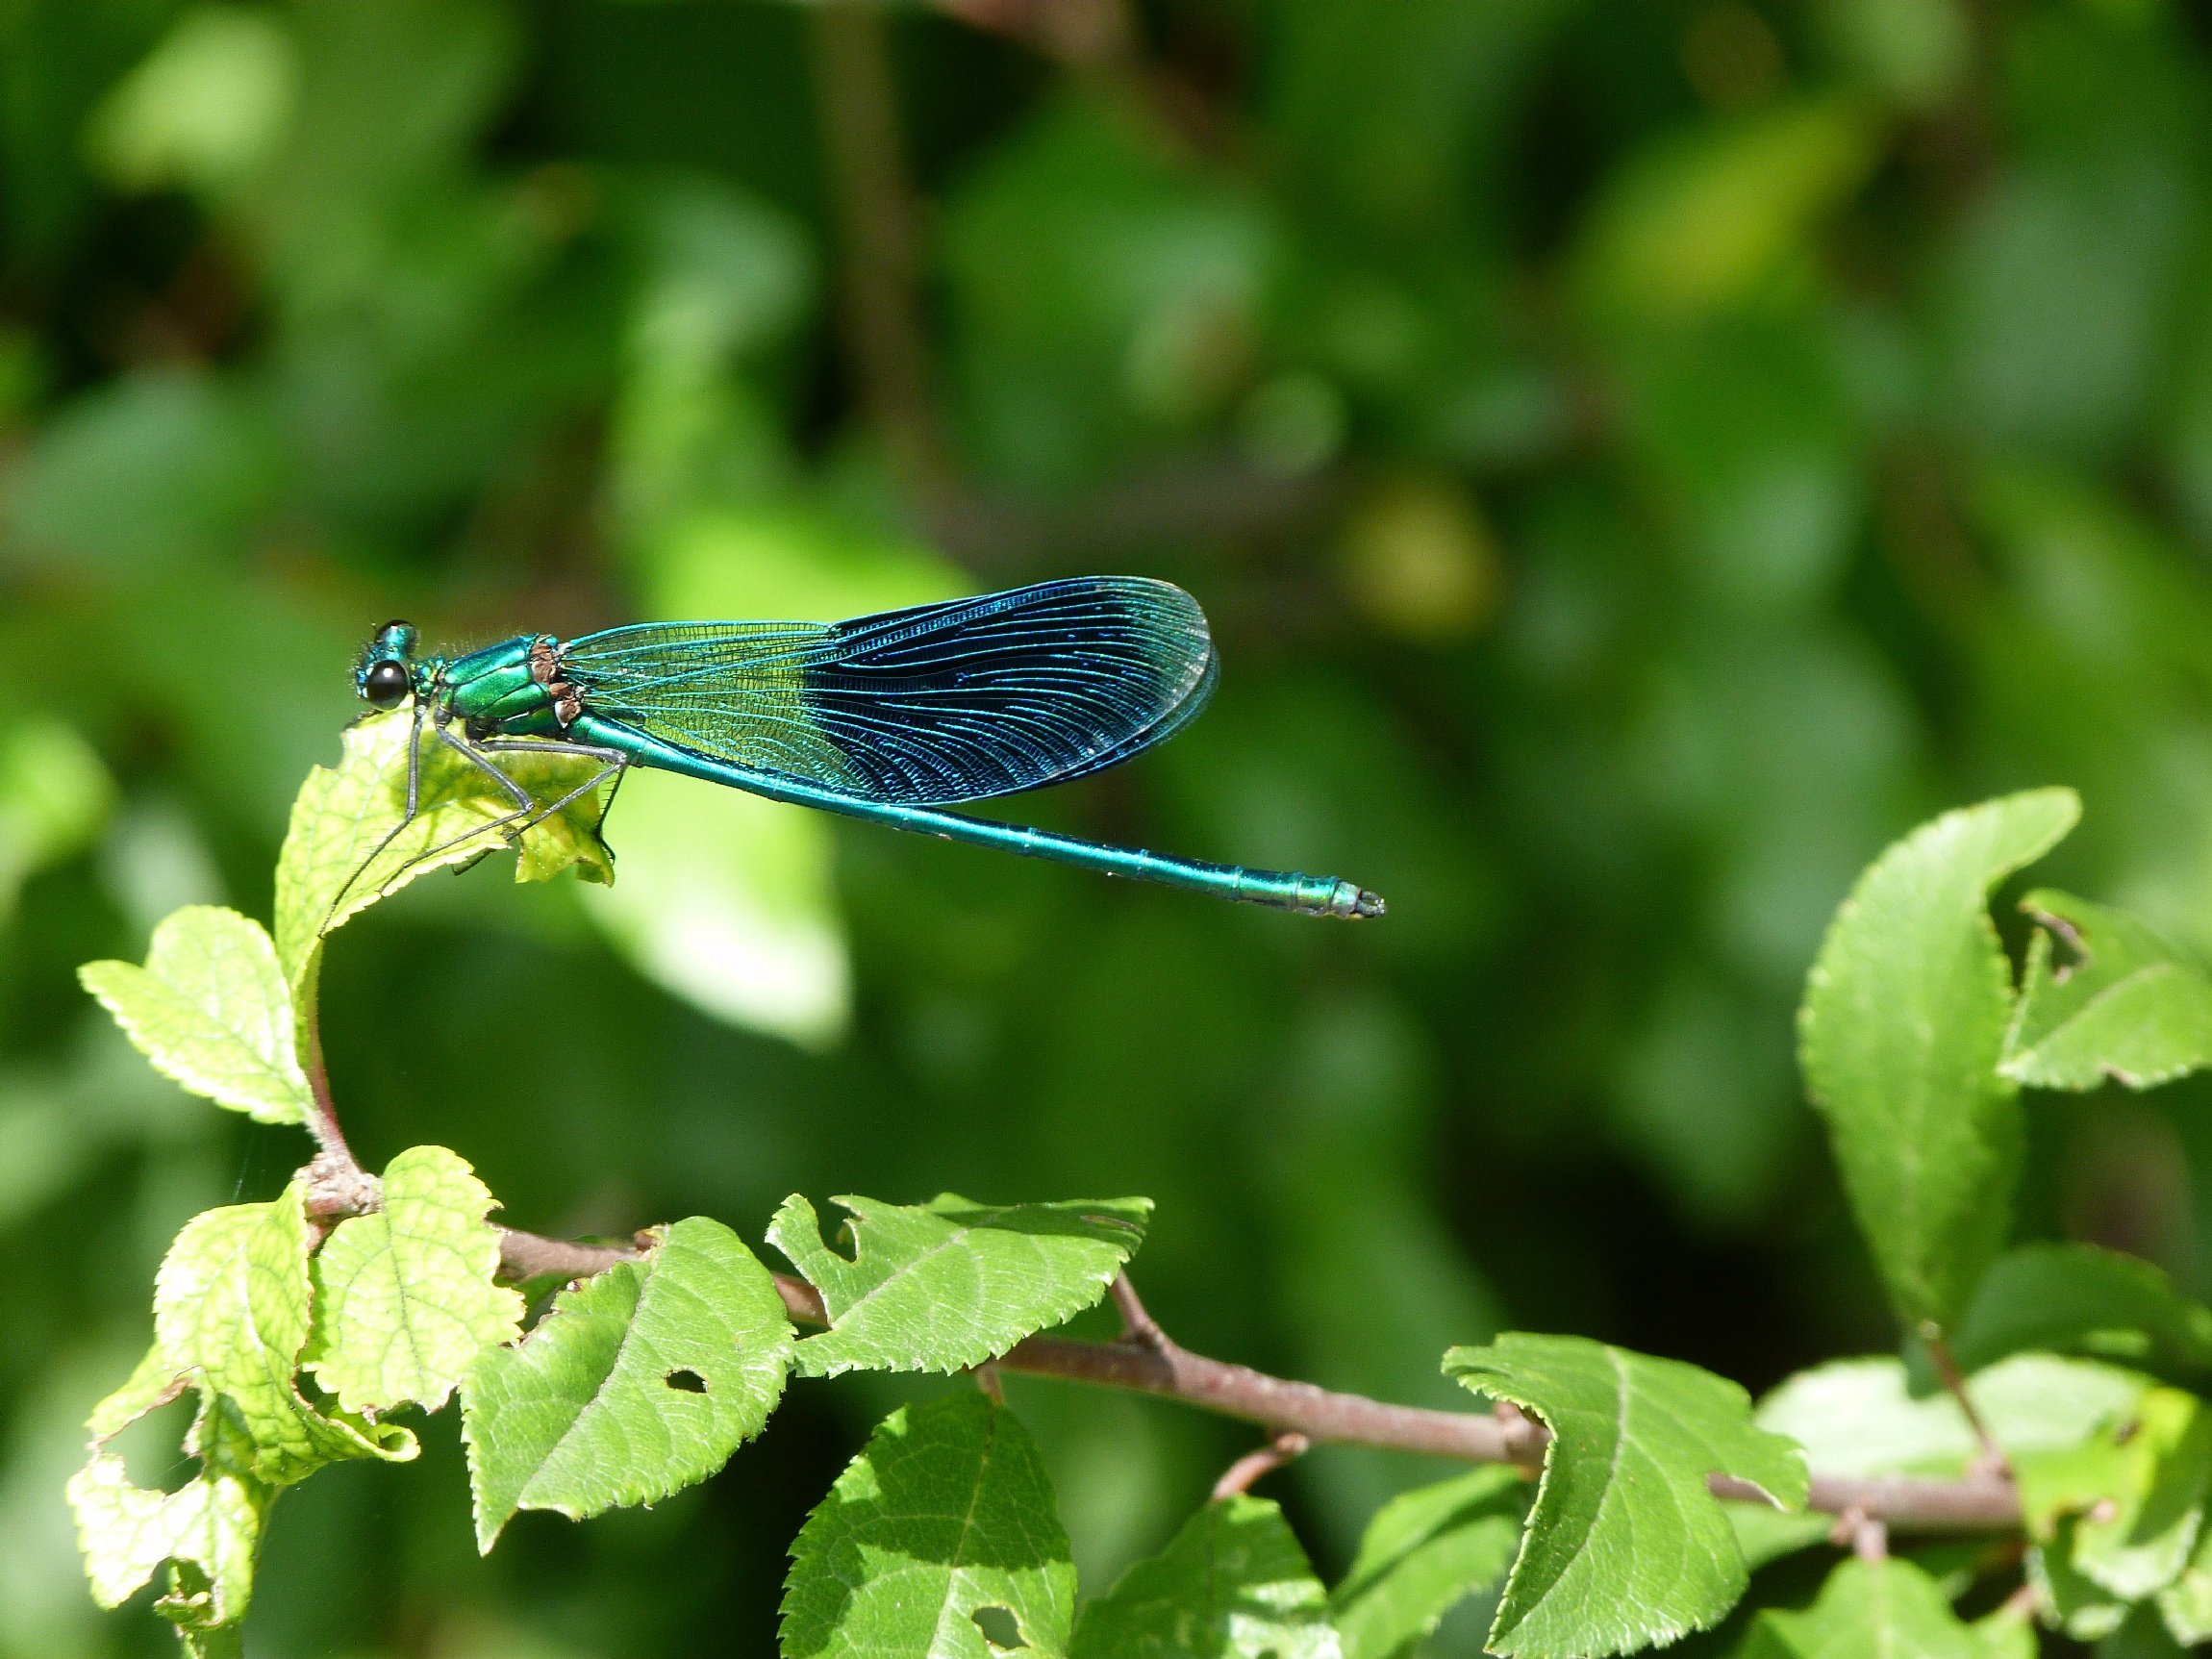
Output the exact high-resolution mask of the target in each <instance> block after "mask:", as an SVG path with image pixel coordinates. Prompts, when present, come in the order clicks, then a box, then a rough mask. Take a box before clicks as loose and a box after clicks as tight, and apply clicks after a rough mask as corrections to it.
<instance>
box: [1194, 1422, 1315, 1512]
mask: <svg viewBox="0 0 2212 1659" xmlns="http://www.w3.org/2000/svg"><path fill="white" fill-rule="evenodd" d="M1307 1445H1308V1442H1307V1440H1306V1437H1305V1436H1304V1435H1302V1434H1278V1435H1277V1436H1275V1438H1274V1439H1273V1440H1270V1441H1269V1442H1268V1444H1267V1445H1263V1446H1261V1447H1260V1448H1259V1449H1258V1450H1257V1451H1247V1452H1246V1453H1244V1456H1243V1457H1240V1458H1239V1459H1237V1461H1236V1462H1235V1463H1232V1464H1231V1465H1229V1467H1228V1468H1227V1469H1225V1470H1222V1471H1221V1478H1220V1479H1219V1480H1217V1481H1216V1482H1214V1499H1215V1501H1216V1502H1219V1501H1220V1500H1221V1499H1222V1498H1224V1497H1235V1496H1238V1495H1239V1494H1241V1493H1246V1492H1249V1491H1251V1490H1252V1483H1253V1482H1254V1481H1256V1480H1258V1479H1259V1478H1260V1477H1261V1476H1262V1475H1264V1474H1272V1473H1273V1472H1274V1471H1275V1470H1278V1469H1280V1468H1282V1467H1283V1465H1284V1464H1286V1463H1291V1462H1295V1460H1296V1459H1298V1458H1301V1457H1303V1456H1305V1455H1306V1447H1307Z"/></svg>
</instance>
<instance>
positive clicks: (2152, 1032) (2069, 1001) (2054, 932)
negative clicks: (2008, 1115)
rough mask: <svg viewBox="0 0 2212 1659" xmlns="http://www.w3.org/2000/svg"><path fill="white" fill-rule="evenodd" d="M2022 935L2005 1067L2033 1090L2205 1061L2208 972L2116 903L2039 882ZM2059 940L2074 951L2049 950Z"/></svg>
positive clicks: (2125, 1079)
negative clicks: (2058, 959)
mask: <svg viewBox="0 0 2212 1659" xmlns="http://www.w3.org/2000/svg"><path fill="white" fill-rule="evenodd" d="M2020 907H2021V909H2023V910H2024V911H2025V912H2027V914H2028V915H2030V916H2032V917H2035V919H2036V920H2037V921H2038V922H2039V923H2041V926H2039V927H2038V928H2037V929H2036V932H2035V934H2034V936H2033V937H2032V938H2031V939H2030V940H2029V941H2028V946H2027V968H2026V971H2025V972H2024V973H2023V976H2022V979H2021V989H2020V1006H2019V1010H2018V1012H2017V1014H2016V1015H2015V1017H2014V1018H2013V1023H2012V1029H2011V1030H2010V1031H2009V1032H2007V1033H2006V1036H2005V1053H2004V1066H2003V1070H2004V1074H2005V1075H2006V1076H2007V1077H2010V1078H2012V1079H2013V1080H2014V1081H2015V1082H2018V1083H2025V1084H2029V1085H2031V1086H2033V1087H2035V1088H2038V1089H2077V1090H2078V1089H2095V1088H2097V1087H2099V1085H2100V1084H2102V1083H2103V1082H2104V1080H2105V1079H2106V1078H2108V1077H2110V1078H2115V1079H2117V1080H2118V1081H2120V1082H2122V1083H2124V1084H2126V1085H2127V1087H2128V1088H2130V1089H2148V1088H2150V1087H2151V1086H2153V1085H2154V1084H2159V1083H2167V1082H2171V1081H2172V1080H2173V1079H2174V1078H2176V1077H2179V1076H2182V1075H2184V1074H2185V1073H2187V1072H2190V1071H2194V1070H2196V1069H2197V1068H2199V1067H2202V1066H2206V1065H2212V976H2208V975H2207V974H2206V973H2205V971H2204V969H2203V968H2202V967H2201V966H2200V965H2199V963H2198V962H2197V961H2196V960H2195V959H2194V958H2192V957H2190V956H2189V955H2187V954H2186V953H2185V952H2183V951H2181V950H2179V949H2177V948H2175V947H2174V945H2172V944H2170V943H2167V942H2166V941H2165V940H2163V939H2161V938H2160V937H2159V936H2158V935H2157V934H2156V933H2154V932H2153V931H2151V929H2149V927H2147V926H2145V925H2144V924H2143V923H2142V922H2140V921H2138V920H2136V919H2135V917H2131V916H2129V915H2128V914H2127V913H2126V912H2124V911H2119V910H2113V909H2111V908H2109V907H2107V906H2105V905H2101V904H2091V903H2090V902H2089V901H2088V900H2087V899H2082V898H2075V897H2074V895H2073V894H2072V893H2065V892H2052V891H2049V890H2048V889H2046V890H2041V891H2038V892H2031V893H2029V894H2028V895H2027V896H2026V897H2025V898H2023V899H2022V900H2021V903H2020ZM2061 945H2063V946H2064V948H2065V949H2066V951H2067V952H2068V954H2069V956H2070V957H2071V958H2072V959H2073V960H2071V961H2070V962H2069V963H2068V964H2067V965H2065V966H2063V967H2057V966H2053V963H2052V958H2053V956H2054V954H2055V953H2056V951H2057V949H2058V948H2059V946H2061Z"/></svg>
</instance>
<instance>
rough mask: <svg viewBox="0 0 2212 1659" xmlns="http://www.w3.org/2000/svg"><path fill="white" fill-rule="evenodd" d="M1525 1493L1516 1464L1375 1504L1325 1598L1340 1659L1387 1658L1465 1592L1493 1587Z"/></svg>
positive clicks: (1516, 1534)
mask: <svg viewBox="0 0 2212 1659" xmlns="http://www.w3.org/2000/svg"><path fill="white" fill-rule="evenodd" d="M1528 1491H1529V1486H1528V1481H1527V1480H1526V1479H1525V1478H1524V1477H1523V1476H1522V1475H1521V1471H1520V1470H1515V1469H1507V1468H1502V1467H1492V1468H1489V1469H1477V1470H1470V1472H1468V1473H1466V1474H1463V1475H1459V1476H1457V1477H1456V1478H1454V1479H1451V1480H1446V1481H1443V1482H1440V1483H1439V1484H1437V1485H1435V1486H1424V1487H1420V1488H1419V1489H1417V1490H1415V1491H1413V1492H1405V1493H1400V1494H1399V1495H1398V1496H1395V1497H1394V1498H1392V1499H1391V1500H1390V1502H1388V1503H1386V1504H1384V1505H1383V1506H1382V1508H1380V1509H1379V1510H1377V1511H1376V1512H1375V1516H1374V1519H1373V1520H1372V1521H1369V1522H1368V1529H1367V1533H1366V1536H1364V1537H1363V1538H1362V1539H1361V1540H1360V1547H1359V1553H1358V1555H1357V1556H1355V1557H1354V1558H1353V1560H1352V1565H1351V1571H1348V1572H1347V1573H1345V1578H1344V1582H1343V1583H1341V1584H1339V1585H1338V1586H1337V1588H1336V1590H1335V1592H1334V1593H1333V1594H1332V1595H1331V1596H1330V1605H1331V1607H1332V1609H1333V1611H1334V1614H1335V1618H1336V1624H1337V1629H1338V1631H1339V1632H1340V1633H1341V1634H1342V1635H1343V1637H1344V1646H1345V1659H1390V1656H1391V1655H1392V1654H1395V1653H1398V1652H1401V1651H1403V1650H1404V1649H1405V1648H1407V1647H1408V1646H1411V1645H1412V1644H1414V1643H1415V1642H1418V1641H1420V1639H1421V1638H1423V1637H1425V1636H1426V1635H1428V1634H1429V1632H1430V1631H1432V1630H1434V1629H1435V1628H1436V1626H1437V1622H1438V1621H1440V1620H1441V1619H1443V1618H1444V1616H1445V1614H1446V1613H1448V1612H1450V1611H1451V1609H1452V1608H1453V1606H1455V1605H1456V1604H1457V1603H1458V1602H1460V1601H1461V1600H1463V1599H1464V1598H1466V1597H1467V1596H1479V1595H1483V1594H1485V1593H1486V1592H1489V1591H1492V1590H1494V1589H1496V1587H1497V1584H1498V1582H1499V1580H1501V1579H1502V1578H1503V1577H1504V1576H1505V1570H1506V1569H1507V1568H1508V1567H1509V1566H1511V1565H1512V1564H1513V1552H1514V1549H1515V1547H1516V1546H1518V1545H1519V1544H1520V1543H1521V1517H1522V1515H1523V1513H1524V1512H1525V1511H1526V1510H1527V1507H1528Z"/></svg>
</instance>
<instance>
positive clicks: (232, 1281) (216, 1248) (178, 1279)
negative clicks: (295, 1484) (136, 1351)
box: [141, 1181, 415, 1486]
mask: <svg viewBox="0 0 2212 1659" xmlns="http://www.w3.org/2000/svg"><path fill="white" fill-rule="evenodd" d="M310 1242H311V1241H310V1235H309V1233H308V1226H307V1218H306V1216H305V1214H304V1213H303V1211H302V1208H301V1198H300V1188H299V1184H298V1183H297V1182H296V1181H295V1182H293V1183H292V1184H291V1185H290V1186H289V1187H287V1188H286V1189H285V1190H284V1193H283V1194H282V1195H281V1196H280V1197H278V1198H276V1199H274V1200H273V1201H271V1202H269V1203H266V1204H233V1205H230V1206H229V1207H227V1208H225V1209H220V1210H210V1211H208V1212H206V1213H205V1214H204V1215H200V1216H195V1217H193V1218H192V1219H191V1220H189V1221H188V1222H186V1223H185V1226H184V1230H183V1231H181V1232H180V1233H178V1235H177V1237H176V1242H175V1243H174V1244H171V1245H170V1246H169V1253H168V1255H167V1256H165V1257H164V1258H163V1261H162V1265H161V1268H160V1269H159V1270H158V1271H157V1272H156V1273H155V1275H154V1333H155V1341H156V1342H157V1343H158V1344H159V1345H160V1346H161V1350H162V1352H163V1355H164V1356H165V1358H166V1361H167V1363H168V1364H169V1365H170V1366H172V1367H174V1368H175V1369H176V1370H178V1371H181V1372H188V1373H189V1374H190V1375H191V1377H192V1379H193V1381H194V1382H195V1383H196V1384H197V1385H198V1386H199V1388H200V1390H201V1392H202V1395H203V1396H204V1398H205V1404H204V1406H203V1408H202V1411H201V1416H200V1421H199V1423H198V1424H197V1425H196V1426H195V1427H194V1430H193V1436H194V1439H193V1442H192V1444H191V1445H189V1447H188V1449H189V1450H194V1451H203V1452H205V1451H212V1450H213V1448H214V1445H215V1444H216V1443H217V1442H226V1443H229V1444H231V1445H236V1446H237V1447H238V1448H239V1450H238V1452H237V1455H238V1457H239V1461H240V1463H241V1466H242V1467H245V1468H248V1469H250V1470H251V1471H252V1473H253V1475H254V1476H255V1478H256V1479H258V1480H260V1481H262V1482H264V1483H265V1484H267V1485H269V1486H284V1485H287V1484H289V1483H290V1482H292V1481H295V1480H299V1479H302V1478H304V1477H305V1476H307V1475H308V1474H311V1473H313V1472H314V1470H317V1469H320V1468H321V1467H322V1466H323V1465H324V1464H327V1463H335V1462H339V1461H340V1460H342V1459H346V1458H357V1457H369V1458H385V1459H390V1460H405V1459H407V1458H411V1457H413V1456H414V1455H415V1437H414V1436H413V1435H412V1434H410V1433H409V1432H408V1431H407V1430H406V1429H404V1428H398V1427H393V1426H390V1425H387V1424H370V1423H366V1422H363V1421H360V1420H351V1419H348V1418H346V1417H344V1416H342V1415H339V1416H332V1415H328V1414H325V1413H323V1412H320V1411H317V1410H316V1409H315V1408H314V1406H313V1405H311V1404H310V1403H309V1402H308V1401H307V1399H306V1398H304V1397H303V1396H302V1395H301V1394H300V1392H299V1389H298V1386H297V1384H296V1383H295V1381H294V1380H293V1379H294V1374H295V1373H296V1371H297V1370H298V1369H299V1355H300V1350H301V1348H302V1347H303V1346H305V1345H306V1343H307V1335H308V1309H309V1303H310V1295H311V1292H310V1281H309V1269H308V1250H309V1246H310ZM141 1370H143V1365H141Z"/></svg>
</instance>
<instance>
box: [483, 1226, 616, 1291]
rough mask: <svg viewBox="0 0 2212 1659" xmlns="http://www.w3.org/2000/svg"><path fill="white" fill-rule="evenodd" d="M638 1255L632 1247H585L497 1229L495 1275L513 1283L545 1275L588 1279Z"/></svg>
mask: <svg viewBox="0 0 2212 1659" xmlns="http://www.w3.org/2000/svg"><path fill="white" fill-rule="evenodd" d="M642 1254H643V1252H642V1251H641V1250H640V1249H639V1248H638V1247H637V1246H636V1245H634V1244H578V1243H575V1242H573V1241H570V1240H567V1239H544V1238H540V1237H539V1236H538V1235H537V1234H536V1233H522V1232H517V1231H515V1229H514V1228H513V1227H502V1228H500V1229H499V1276H500V1277H501V1278H503V1279H506V1280H509V1281H510V1282H512V1283H516V1284H519V1283H520V1282H521V1281H522V1280H524V1279H538V1278H543V1277H544V1276H546V1275H547V1274H549V1273H558V1274H559V1275H560V1276H561V1277H563V1278H565V1279H588V1278H590V1277H591V1275H592V1274H593V1273H600V1272H605V1271H606V1270H607V1269H609V1268H611V1267H613V1266H614V1265H615V1264H616V1262H634V1261H637V1260H638V1259H639V1257H640V1256H641V1255H642Z"/></svg>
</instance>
